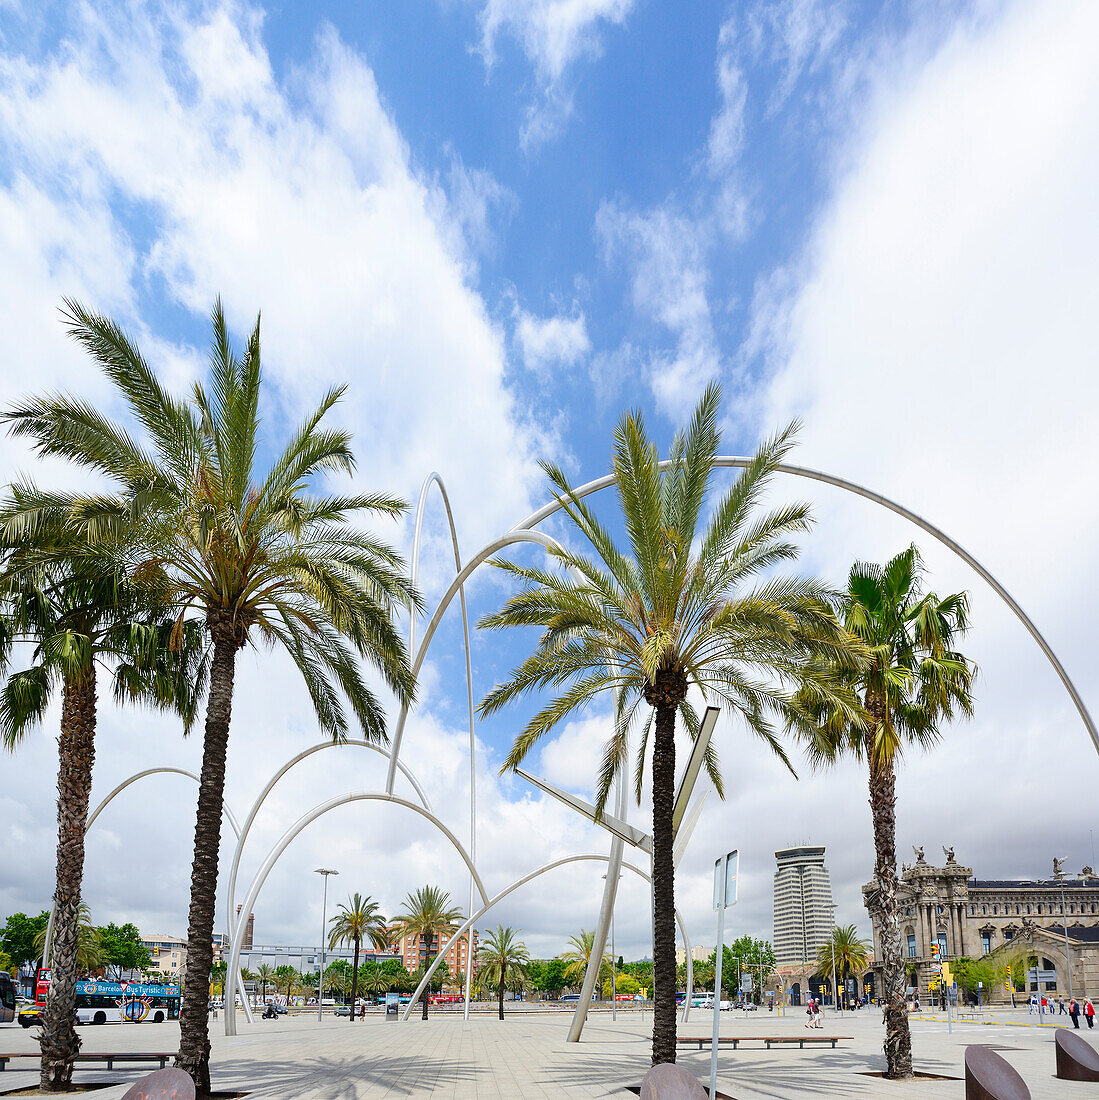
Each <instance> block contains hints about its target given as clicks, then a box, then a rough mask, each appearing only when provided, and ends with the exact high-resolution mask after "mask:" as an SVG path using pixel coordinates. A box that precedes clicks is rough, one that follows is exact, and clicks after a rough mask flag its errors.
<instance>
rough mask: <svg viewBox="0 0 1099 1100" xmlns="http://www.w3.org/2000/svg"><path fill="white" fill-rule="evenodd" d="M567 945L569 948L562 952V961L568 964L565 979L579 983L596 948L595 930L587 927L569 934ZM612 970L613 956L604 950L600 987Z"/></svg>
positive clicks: (600, 969)
mask: <svg viewBox="0 0 1099 1100" xmlns="http://www.w3.org/2000/svg"><path fill="white" fill-rule="evenodd" d="M566 946H567V947H568V950H567V951H563V952H562V953H561V961H562V962H564V963H565V964H566V965H565V979H566V980H567V981H569V982H572V983H573V984H576V985H578V984H579V983H580V982H581V981H583V980H584V973H585V972H586V971H587V969H588V962H589V961H590V960H591V953H592V951H593V950H594V949H595V932H593V931H591V930H590V929H587V928H581V929H580V932H579V933H578V934H577V935H575V936H569V942H568V944H567V945H566ZM610 972H611V957H610V955H609V954H607V953H605V952H604V954H603V959H602V961H601V962H600V964H599V982H598V985H599V987H600V989H602V987H603V978H604V977H605V976H606V975H608V974H609V973H610Z"/></svg>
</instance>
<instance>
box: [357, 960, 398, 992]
mask: <svg viewBox="0 0 1099 1100" xmlns="http://www.w3.org/2000/svg"><path fill="white" fill-rule="evenodd" d="M392 986H393V976H392V975H391V974H389V973H387V972H386V971H384V970H383V969H382V968H381V967H380V966H378V967H375V968H374V969H373V970H371V971H370V973H369V974H364V975H363V990H364V992H366V993H373V994H374V996H375V997H376V996H377V995H378V994H379V993H385V992H386V991H388V990H389V989H391V988H392Z"/></svg>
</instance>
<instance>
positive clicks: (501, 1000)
mask: <svg viewBox="0 0 1099 1100" xmlns="http://www.w3.org/2000/svg"><path fill="white" fill-rule="evenodd" d="M499 994H500V1019H501V1020H502V1019H503V1018H504V971H503V968H501V970H500V989H499Z"/></svg>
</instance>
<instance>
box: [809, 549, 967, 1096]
mask: <svg viewBox="0 0 1099 1100" xmlns="http://www.w3.org/2000/svg"><path fill="white" fill-rule="evenodd" d="M842 614H843V618H844V621H845V623H846V626H847V628H848V629H849V630H850V631H851V632H852V633H853V634H855V635H856V636H857V637H859V638H860V639H862V641H863V642H864V643H865V645H866V647H867V649H868V650H869V653H870V661H869V663H868V664H866V665H864V666H863V667H862V668H861V669H856V670H852V669H851V668H847V667H844V668H833V669H832V670H831V671H832V674H833V675H834V677H835V680H836V681H837V683H838V684H840V685H843V686H845V687H846V688H847V689H848V690H849V691H850V692H851V693H852V694H857V696H858V698H859V699H861V702H862V709H861V712H860V713H852V711H851V709H850V707H849V706H847V705H844V706H843V707H842V708H837V707H836V706H834V705H833V703H832V702H831V701H830V700H828V699H825V698H822V697H821V696H819V695H817V694H814V693H813V692H812V691H811V690H806V691H804V692H803V693H802V694H801V698H800V702H801V703H802V709H803V710H804V711H806V712H807V713H809V714H810V716H811V720H810V721H809V722H807V723H799V724H798V728H799V730H800V732H801V734H802V736H803V737H804V738H805V740H806V744H807V746H808V750H809V756H810V758H811V759H812V760H813V762H814V763H815V764H817V765H824V764H829V763H832V762H834V761H836V760H838V759H840V758H841V757H844V756H853V757H855V758H856V759H859V760H863V761H865V762H866V764H867V765H868V768H869V775H870V808H871V814H872V816H873V822H874V878H873V883H874V888H873V891H872V892H871V893H870V894H869V895H868V897H867V907H868V908H869V909H870V915H871V917H872V918H874V919H875V920H876V922H877V924H878V928H879V929H880V933H879V940H880V943H881V954H882V958H881V965H882V984H883V987H884V988H883V997H884V1000H885V1076H886V1077H891V1078H904V1077H911V1076H912V1036H911V1033H910V1031H909V1028H908V1011H907V1004H906V994H905V979H904V954H903V952H902V949H901V930H900V923H899V921H898V915H897V886H898V883H897V851H896V848H897V840H896V834H897V795H896V763H897V761H898V759H899V758H900V757H901V755H902V754H903V752H904V749H905V748H906V747H907V746H909V745H916V746H921V747H925V748H926V747H928V746H930V745H933V744H935V743H936V742H937V741H938V740H939V738H940V736H941V729H940V727H941V725H942V723H943V722H944V721H946V720H949V719H951V718H953V717H954V715H955V714H962V715H966V716H968V715H970V714H972V712H973V699H972V696H971V694H970V687H971V684H972V681H973V675H974V672H975V669H974V666H973V665H972V664H971V663H970V662H969V661H968V660H967V659H966V658H965V657H964V656H963V655H962V654H961V653H959V652H957V651H956V650H955V649H954V645H955V642H956V641H957V640H958V639H959V638H960V637H962V636H963V635H964V634H965V632H966V629H967V628H968V622H969V598H968V596H967V595H966V593H964V592H955V593H953V594H952V595H950V596H945V597H942V598H940V597H938V596H936V595H935V594H934V593H933V592H928V593H924V591H923V565H922V562H921V560H920V555H919V551H918V550H917V549H916V547H915V546H909V547H908V549H907V550H904V551H903V552H901V553H900V554H898V555H897V556H896V557H894V558H893V559H892V560H891V561H889V562H888V563H887V564H886V565H885V566H884V567H883V566H880V565H874V564H868V563H863V562H856V563H855V565H853V566H852V567H851V573H850V576H849V577H848V581H847V592H846V593H845V595H844V598H843V601H842ZM834 694H837V695H838V694H839V692H838V691H837V692H836V693H834Z"/></svg>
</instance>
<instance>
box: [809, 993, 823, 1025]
mask: <svg viewBox="0 0 1099 1100" xmlns="http://www.w3.org/2000/svg"><path fill="white" fill-rule="evenodd" d="M805 1011H806V1014H807V1015H808V1017H809V1019H807V1020H806V1021H805V1026H806V1027H824V1013H823V1012H822V1011H821V1008H820V998H819V997H818V998H813V997H810V998H809V1004H808V1007H807V1008H806V1009H805Z"/></svg>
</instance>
